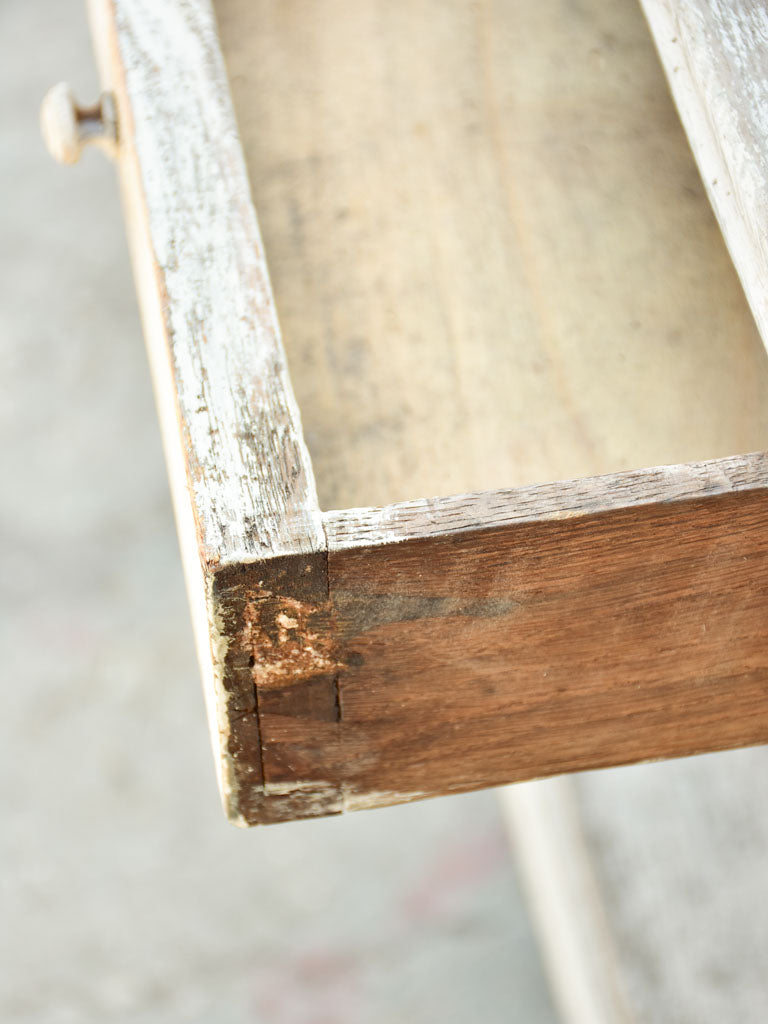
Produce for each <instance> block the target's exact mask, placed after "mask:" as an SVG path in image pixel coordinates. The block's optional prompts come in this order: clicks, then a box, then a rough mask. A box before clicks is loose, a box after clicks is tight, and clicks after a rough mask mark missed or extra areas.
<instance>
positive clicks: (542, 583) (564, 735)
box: [215, 456, 768, 823]
mask: <svg viewBox="0 0 768 1024" xmlns="http://www.w3.org/2000/svg"><path fill="white" fill-rule="evenodd" d="M766 461H767V460H766V458H765V456H750V457H745V458H740V459H732V460H721V461H717V462H713V463H706V464H700V465H698V466H689V467H679V468H676V469H666V470H649V471H647V472H645V473H633V474H620V475H617V476H615V477H606V478H600V479H598V480H592V481H576V482H573V483H564V484H559V485H546V486H543V487H541V488H526V489H523V490H521V491H518V492H514V491H512V492H506V494H504V495H502V494H501V493H499V494H497V495H494V496H492V495H485V496H468V497H466V498H464V499H460V498H456V499H440V500H439V501H438V502H433V503H432V504H433V506H434V508H433V512H432V514H431V516H426V517H425V516H424V514H423V510H421V511H417V510H416V509H415V506H416V505H417V504H418V503H412V504H411V506H409V508H408V510H406V509H403V508H401V509H400V510H399V511H400V513H401V516H403V517H405V518H406V519H407V525H404V523H405V520H402V521H401V522H400V523H399V526H398V525H392V524H397V523H398V516H397V513H398V508H397V507H393V508H390V509H389V510H372V511H371V512H367V511H366V510H362V511H357V512H355V513H346V514H344V516H346V518H347V519H354V518H356V519H357V520H358V521H360V522H359V525H360V526H361V530H362V520H366V519H367V520H368V521H369V524H370V522H373V521H378V523H379V525H378V529H379V532H380V533H381V522H380V520H381V517H382V515H384V514H385V513H386V514H387V515H388V517H389V521H390V536H389V537H388V538H385V537H384V536H383V535H382V536H380V537H379V539H378V541H373V542H370V543H367V544H364V543H360V542H359V541H358V542H357V543H355V544H347V543H345V541H344V539H343V538H344V536H345V528H346V526H345V524H344V523H343V522H342V521H341V520H342V518H343V517H342V514H341V513H334V514H333V515H332V516H328V517H327V529H328V533H329V553H328V556H327V557H328V563H327V568H326V565H325V563H324V561H323V556H320V555H316V556H313V557H312V558H309V559H308V558H306V557H305V558H298V557H297V558H283V559H276V560H274V561H273V562H272V563H260V564H259V565H258V566H254V565H251V566H242V567H239V568H231V569H225V570H222V571H221V572H220V573H218V574H217V576H216V584H215V593H216V599H217V602H218V606H219V608H220V609H221V615H222V618H223V625H224V629H225V631H226V632H227V633H228V634H229V635H230V637H232V641H231V643H230V646H229V649H228V654H227V661H226V665H227V672H226V674H225V677H226V678H227V679H228V683H227V689H228V693H229V694H230V698H229V699H230V718H231V720H232V722H233V729H232V739H231V744H232V746H231V747H230V754H231V757H232V759H233V762H234V763H235V765H236V766H237V776H238V786H239V797H238V801H237V805H238V811H239V814H240V815H241V816H242V817H243V819H244V820H245V821H247V822H249V823H255V822H260V821H279V820H286V819H287V818H292V817H306V816H313V815H316V814H329V813H330V814H333V813H338V812H340V811H342V810H347V809H354V808H359V807H367V806H376V805H380V804H386V803H394V802H398V801H402V800H410V799H416V798H419V797H423V796H431V795H438V794H441V793H449V792H457V791H461V790H468V789H474V788H479V787H483V786H492V785H500V784H502V783H507V782H513V781H519V780H523V779H531V778H536V777H541V776H547V775H553V774H558V773H561V772H569V771H576V770H580V769H587V768H596V767H601V766H606V765H615V764H625V763H630V762H635V761H642V760H648V759H653V758H662V757H679V756H684V755H687V754H693V753H697V752H701V751H705V750H719V749H725V748H728V747H736V746H745V745H749V744H754V743H761V742H766V741H768V487H766V483H765V481H766V479H767V477H766V472H765V471H766ZM663 479H666V486H663V485H662V483H661V481H662V480H663ZM654 489H655V490H654ZM555 494H559V505H557V504H553V503H552V497H553V495H555ZM480 498H483V499H484V500H485V501H486V503H487V502H488V501H494V502H495V503H496V504H497V506H498V507H499V508H501V505H502V503H503V502H506V507H507V512H506V516H505V517H503V516H501V513H499V514H498V520H499V521H498V525H496V526H493V527H486V528H483V527H482V525H475V526H474V527H473V526H472V522H471V519H472V517H471V513H470V509H471V506H472V504H473V503H477V501H478V500H479V499H480ZM451 503H453V505H454V506H456V507H455V508H454V509H453V510H452V509H451V507H450V506H451ZM462 504H463V507H464V512H463V513H462V514H459V513H458V511H457V509H458V506H460V505H462ZM502 520H504V521H502ZM476 522H477V521H476ZM438 524H440V526H441V528H439V527H438ZM346 525H349V524H346ZM398 530H399V531H400V533H401V535H402V536H404V537H406V538H407V539H404V540H398V538H397V533H398ZM371 531H373V527H372V526H371ZM419 531H420V532H421V534H422V535H421V536H417V535H416V534H417V533H418V532H419ZM359 534H360V531H358V536H359ZM371 535H373V534H371ZM259 737H260V743H261V746H260V749H259Z"/></svg>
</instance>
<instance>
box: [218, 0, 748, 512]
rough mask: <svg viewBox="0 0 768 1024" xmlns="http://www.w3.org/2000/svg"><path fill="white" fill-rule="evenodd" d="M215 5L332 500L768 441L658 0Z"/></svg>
mask: <svg viewBox="0 0 768 1024" xmlns="http://www.w3.org/2000/svg"><path fill="white" fill-rule="evenodd" d="M215 7H216V12H217V16H218V19H219V26H220V30H221V36H222V46H223V50H224V55H225V58H226V62H227V67H228V71H229V75H230V80H231V85H232V91H233V98H234V103H235V109H236V113H237V118H238V124H239V128H240V132H241V136H242V140H243V148H244V151H245V155H246V163H247V166H248V173H249V176H250V180H251V185H252V190H253V195H254V199H255V203H256V207H257V209H258V211H259V218H260V221H261V225H262V230H263V233H264V240H265V248H266V252H267V256H268V260H269V265H270V271H271V273H272V278H273V281H274V286H275V295H276V303H277V309H278V313H279V316H280V320H281V324H282V327H283V335H284V341H285V346H286V351H287V354H288V359H289V365H290V368H291V375H292V378H293V382H294V386H295V388H296V392H297V395H298V399H299V405H300V407H301V410H302V417H303V420H304V426H305V429H306V435H307V441H308V444H309V447H310V451H311V453H312V458H313V462H314V466H315V473H316V476H317V481H318V489H319V494H320V498H321V505H322V507H323V508H324V509H334V508H347V507H354V506H358V505H359V506H371V505H384V504H387V503H389V502H394V501H402V500H407V499H414V498H421V497H423V496H426V495H444V494H452V493H463V492H468V491H475V490H484V489H497V488H503V487H517V486H524V485H526V484H532V483H543V482H546V481H549V480H563V479H572V478H574V477H580V476H594V475H595V474H600V473H612V472H619V471H623V470H627V469H638V468H641V467H643V466H653V465H664V464H674V463H680V462H687V461H693V460H699V459H710V458H715V457H719V456H728V455H733V454H735V453H737V452H747V451H756V450H758V449H761V448H764V447H768V403H766V402H765V395H766V380H767V379H768V374H767V373H766V365H765V357H764V353H763V352H762V350H761V346H760V341H759V338H758V336H757V332H756V330H755V327H754V323H753V321H752V318H751V316H750V314H749V310H748V308H747V305H746V303H745V301H744V296H743V294H742V291H741V288H740V286H739V281H738V279H737V276H736V273H735V272H734V270H733V267H732V266H731V263H730V260H729V258H728V253H727V252H726V249H725V246H724V244H723V241H722V238H721V236H720V233H719V231H718V227H717V224H716V222H715V218H714V217H713V215H712V212H711V210H710V208H709V204H708V202H707V198H706V193H705V191H704V188H703V186H702V184H701V180H700V177H699V173H698V170H697V167H696V164H695V161H694V159H693V156H692V154H691V151H690V147H689V146H688V143H687V140H686V138H685V134H684V132H683V130H682V128H681V126H680V121H679V118H678V116H677V112H676V110H675V108H674V104H673V103H672V100H671V97H670V95H669V91H668V88H667V84H666V82H665V80H664V74H663V71H662V69H661V67H660V65H659V62H658V58H657V56H656V53H655V52H654V48H653V42H652V40H651V37H650V34H649V32H648V28H647V26H646V24H645V22H644V20H643V16H642V13H641V11H640V9H639V7H638V5H637V4H635V3H634V2H633V0H586V2H581V3H579V4H573V3H568V2H566V0H542V2H539V3H536V4H533V5H532V4H530V3H515V2H508V0H485V2H481V3H470V2H464V0H457V2H452V3H441V2H440V0H407V2H406V0H357V2H355V3H353V4H350V3H348V2H346V0H324V2H323V3H322V4H316V3H312V2H302V0H215ZM763 221H764V218H756V219H755V224H756V225H759V224H761V223H763Z"/></svg>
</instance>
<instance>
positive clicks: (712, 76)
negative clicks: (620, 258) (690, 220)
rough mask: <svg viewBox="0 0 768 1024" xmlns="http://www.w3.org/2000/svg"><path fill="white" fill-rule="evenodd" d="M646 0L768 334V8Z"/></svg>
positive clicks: (725, 1) (725, 0)
mask: <svg viewBox="0 0 768 1024" xmlns="http://www.w3.org/2000/svg"><path fill="white" fill-rule="evenodd" d="M641 2H642V6H643V8H644V10H645V14H646V17H647V19H648V23H649V25H650V28H651V32H652V34H653V36H654V39H655V41H656V46H657V48H658V51H659V55H660V57H661V61H662V63H663V65H664V69H665V71H666V73H667V78H668V79H669V84H670V87H671V89H672V94H673V96H674V99H675V102H676V104H677V107H678V110H679V111H680V116H681V118H682V122H683V125H684V126H685V129H686V131H687V133H688V138H689V140H690V143H691V148H692V149H693V152H694V156H695V157H696V161H697V163H698V165H699V169H700V171H701V176H702V178H703V180H704V184H705V185H706V188H707V192H708V193H709V198H710V200H711V202H712V206H713V207H714V210H715V213H716V214H717V218H718V221H719V222H720V227H721V229H722V232H723V235H724V237H725V240H726V243H727V244H728V248H729V250H730V252H731V257H732V259H733V262H734V264H735V266H736V269H737V271H738V272H739V275H740V277H741V280H742V283H743V285H744V290H745V292H746V296H747V299H748V300H749V303H750V306H751V307H752V313H753V315H754V317H755V320H756V321H757V325H758V328H759V330H760V333H761V334H762V337H763V341H764V342H768V283H767V282H768V240H767V239H766V224H768V7H766V5H765V4H764V3H760V2H757V0H641ZM681 244H682V245H684V244H685V239H681Z"/></svg>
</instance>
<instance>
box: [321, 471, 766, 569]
mask: <svg viewBox="0 0 768 1024" xmlns="http://www.w3.org/2000/svg"><path fill="white" fill-rule="evenodd" d="M766 480H768V454H766V453H762V452H757V453H755V454H751V455H738V456H734V457H733V458H729V459H711V460H708V461H706V462H689V463H685V464H683V465H681V466H655V467H653V468H651V469H642V470H637V471H635V472H631V473H612V474H607V475H605V476H594V477H585V478H583V479H581V480H567V481H560V482H557V483H551V484H539V485H537V486H533V487H519V488H512V489H505V490H498V491H483V492H480V493H476V494H457V495H451V496H448V497H441V498H421V499H419V500H418V501H403V502H399V503H396V504H392V505H386V506H384V507H383V508H357V509H343V510H339V511H333V512H326V513H324V515H323V522H324V524H325V529H326V533H327V536H328V546H329V549H330V550H331V551H333V550H341V549H344V548H354V547H365V546H369V545H380V544H396V543H400V542H401V541H406V540H417V539H424V538H427V537H436V536H440V535H444V534H446V533H451V534H452V533H457V534H458V533H464V532H467V531H472V530H478V529H483V528H492V527H503V526H509V525H511V524H513V523H524V522H530V521H533V520H537V521H541V520H542V519H548V518H551V519H553V520H560V519H569V518H575V517H577V516H585V515H591V514H595V513H597V512H600V513H604V512H610V511H612V510H616V509H620V508H632V507H633V506H637V505H646V504H651V503H653V502H657V501H660V500H663V501H665V502H675V501H679V502H684V501H691V500H695V499H696V498H704V497H710V496H712V495H716V494H725V493H727V492H729V491H738V490H752V489H754V488H764V487H765V486H766Z"/></svg>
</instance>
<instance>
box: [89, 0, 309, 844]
mask: <svg viewBox="0 0 768 1024" xmlns="http://www.w3.org/2000/svg"><path fill="white" fill-rule="evenodd" d="M89 14H90V20H91V30H92V35H93V39H94V45H95V50H96V54H97V59H98V63H99V67H100V73H101V79H102V83H103V85H104V88H105V89H108V90H109V91H110V92H111V93H112V95H113V96H114V98H115V102H116V107H117V117H118V125H119V149H118V168H119V175H120V183H121V192H122V198H123V206H124V211H125V219H126V226H127V233H128V239H129V247H130V251H131V259H132V265H133V271H134V276H135V280H136V286H137V291H138V295H139V305H140V310H141V315H142V323H143V328H144V334H145V339H146V344H147V351H148V356H149V362H150V366H151V371H152V379H153V385H154V390H155V396H156V404H157V409H158V416H159V420H160V425H161V433H162V437H163V446H164V451H165V457H166V463H167V467H168V475H169V480H170V487H171V493H172V498H173V507H174V514H175V518H176V524H177V530H178V535H179V544H180V548H181V555H182V563H183V567H184V575H185V581H186V587H187V593H188V597H189V603H190V610H191V617H192V623H193V629H194V635H195V644H196V649H197V655H198V661H199V664H200V669H201V674H202V679H203V691H204V696H205V702H206V709H207V717H208V723H209V731H210V737H211V744H212V747H213V752H214V760H215V764H216V772H217V781H218V785H219V790H220V793H221V797H222V802H223V805H224V809H225V812H226V814H227V816H228V817H229V818H230V820H231V821H233V822H234V823H235V824H238V825H245V824H246V821H245V818H244V816H243V814H242V813H241V810H240V806H241V803H242V791H243V778H242V774H243V773H242V769H241V766H240V765H239V764H238V763H237V761H236V759H235V758H233V756H232V753H231V747H232V742H233V726H234V724H235V723H234V722H233V718H232V715H231V714H230V709H229V706H228V701H229V699H230V698H229V694H228V686H229V680H228V678H227V673H226V663H227V651H228V645H229V639H228V637H227V636H226V633H225V631H224V630H222V628H221V609H220V608H218V607H217V604H216V601H215V599H214V592H215V574H216V571H217V570H218V569H221V568H225V567H226V566H229V565H233V564H234V565H238V564H241V563H243V562H249V563H257V562H258V561H259V560H263V561H267V562H268V561H269V559H270V557H273V556H275V557H280V556H285V555H287V554H290V553H292V552H310V553H311V552H316V551H320V552H323V551H324V549H325V537H324V533H323V530H322V525H321V523H320V517H319V507H318V504H317V497H316V492H315V484H314V478H313V475H312V467H311V463H310V459H309V455H308V452H307V449H306V445H305V443H304V440H303V436H302V434H301V425H300V418H299V413H298V408H297V406H296V402H295V399H294V397H293V393H292V390H291V386H290V381H289V379H288V375H287V370H286V365H285V357H284V354H283V352H282V346H281V342H280V337H279V330H278V328H277V321H276V317H275V312H274V306H273V303H272V297H271V291H270V286H269V280H268V276H267V272H266V265H265V263H264V257H263V253H262V250H261V242H260V238H259V233H258V226H257V224H256V218H255V213H254V211H253V207H252V204H251V200H250V191H249V186H248V181H247V176H246V172H245V168H244V165H243V161H242V155H241V153H240V150H239V141H238V137H237V132H236V129H235V125H234V116H233V113H232V109H231V103H230V100H229V93H228V86H227V82H226V76H225V74H224V71H223V62H222V58H221V55H220V52H219V50H218V42H217V37H216V32H215V25H214V22H213V15H212V11H211V8H210V5H209V4H208V3H207V2H206V0H195V2H194V3H192V4H184V5H182V4H179V3H177V2H174V3H168V4H165V5H160V6H159V7H157V6H156V7H149V6H148V5H147V4H146V3H145V2H144V0H89ZM174 26H176V27H179V28H180V29H181V30H182V31H180V32H174V31H173V28H174ZM185 35H186V37H187V40H186V41H187V43H189V44H190V45H189V46H188V47H187V48H185V46H184V45H183V44H184V36H185ZM143 38H146V39H148V40H150V39H151V42H152V44H153V45H156V46H158V47H160V48H163V59H162V60H158V63H159V64H160V65H161V66H162V68H163V80H162V88H163V95H162V100H163V102H166V103H171V106H172V107H173V105H174V103H175V105H176V106H177V107H179V109H177V110H172V111H171V112H170V113H169V111H168V109H161V107H158V109H157V110H148V109H147V106H146V104H147V103H150V104H151V101H152V90H151V88H149V87H148V84H147V81H146V76H147V75H150V76H151V75H152V74H153V73H154V72H155V71H156V70H157V68H156V67H155V68H153V66H152V62H151V61H142V60H137V58H136V55H135V53H133V54H132V53H131V47H132V46H138V45H139V44H140V42H141V39H143ZM126 50H128V51H129V52H128V53H127V54H126ZM201 51H202V55H201ZM156 56H157V54H156ZM171 69H174V71H173V72H171ZM169 72H171V73H169ZM174 74H175V75H176V78H177V79H178V77H179V76H180V77H181V78H182V79H184V81H185V82H187V84H188V85H190V88H192V86H194V89H196V90H197V92H198V93H199V95H200V96H201V97H203V99H201V104H203V105H204V102H205V96H206V95H207V96H210V97H213V102H214V103H215V104H216V105H217V116H218V121H217V123H216V125H215V128H216V132H215V134H214V137H213V138H211V137H210V136H209V135H208V134H206V131H205V125H204V124H203V123H201V122H200V121H199V120H196V119H195V109H194V105H192V108H191V110H190V112H187V113H185V110H184V109H181V108H182V107H186V105H187V103H188V99H189V89H187V90H181V91H180V95H178V96H176V97H175V98H174V96H173V95H172V93H173V79H174ZM137 75H138V80H134V79H136V76H137ZM142 104H144V105H142ZM137 108H138V111H137ZM153 150H157V151H159V152H160V153H161V154H162V153H163V152H166V153H174V152H176V151H182V150H183V151H184V152H185V153H186V156H187V158H188V164H187V170H189V169H190V168H192V170H193V171H194V170H195V161H196V160H199V161H201V162H202V164H203V165H204V164H205V157H206V153H208V154H210V153H211V152H214V153H215V154H216V157H217V159H218V161H219V165H220V166H219V168H218V175H217V176H216V178H217V180H214V176H213V172H210V174H209V177H207V178H206V177H205V176H203V177H201V178H200V180H199V181H194V180H193V181H191V182H190V180H189V175H187V176H186V177H185V176H184V175H180V176H176V177H174V167H173V166H171V167H167V166H164V165H161V166H159V165H158V164H157V163H156V162H153V159H152V158H156V157H157V153H156V152H154V153H153ZM209 170H210V169H209ZM195 188H197V189H198V191H200V192H202V193H203V194H201V195H197V196H196V195H195ZM206 189H208V190H209V191H210V192H211V193H212V194H213V195H214V199H213V202H214V203H216V204H218V206H220V207H221V208H222V209H223V210H224V211H225V219H224V224H223V225H222V224H220V223H216V222H215V218H214V221H213V222H212V223H210V224H209V223H207V221H206V214H210V212H211V210H210V203H206V199H207V196H206V195H205V194H204V193H205V191H206ZM179 195H181V196H183V197H184V201H185V202H186V204H187V206H188V209H187V210H186V211H183V210H182V209H181V208H180V206H179V205H178V204H176V205H174V202H173V200H174V199H175V198H176V197H178V196H179ZM169 197H170V208H169V209H163V205H164V203H166V202H167V201H168V200H169ZM198 207H199V210H200V220H199V224H198V228H199V230H198V232H197V234H196V235H193V236H192V237H191V238H190V237H187V238H185V237H184V223H185V222H187V221H188V220H189V218H194V216H195V215H196V214H197V212H198ZM234 220H236V221H237V225H236V228H233V221H234ZM230 228H232V230H231V231H230ZM175 249H178V250H179V252H183V258H181V259H179V260H178V262H177V265H176V266H175V267H174V266H170V267H169V265H168V261H169V260H171V261H172V262H173V261H174V259H175V258H176V257H175ZM217 261H222V262H223V264H224V267H225V271H224V272H223V278H224V279H225V280H220V279H218V278H217V276H216V275H215V274H214V273H213V272H212V268H213V267H214V265H215V264H216V262H217ZM186 266H191V267H192V268H195V267H196V268H198V269H197V275H194V274H193V275H191V276H190V280H185V267H186ZM209 274H210V277H211V278H212V282H211V284H210V286H207V285H206V281H207V279H208V276H209ZM169 278H170V279H169ZM205 287H208V292H209V294H208V299H209V300H210V305H209V307H208V308H207V309H205V310H203V309H202V304H203V298H201V295H200V290H201V288H203V289H204V288H205ZM187 317H189V318H190V321H189V323H188V324H187V327H188V328H189V329H188V330H186V331H185V326H184V324H185V318H187ZM190 324H191V327H190ZM194 331H200V332H202V341H201V343H200V344H198V346H197V350H196V351H195V352H193V351H192V350H193V348H194V345H192V344H191V342H190V332H192V333H194ZM213 335H216V337H215V338H214V337H213ZM238 339H239V345H238ZM198 340H199V339H198ZM217 340H218V347H219V352H218V353H213V355H212V350H213V349H214V348H215V345H214V342H215V341H217ZM196 359H197V361H196ZM196 382H197V383H196ZM198 385H199V387H200V388H202V389H203V391H204V390H205V388H206V386H207V387H208V389H209V390H208V396H207V397H208V398H209V401H208V403H207V404H206V402H205V401H203V396H197V395H196V390H197V388H198ZM214 385H216V386H214ZM249 389H250V394H249ZM265 389H266V390H267V391H268V392H269V393H268V394H267V395H266V397H265V395H264V390H265ZM195 399H197V400H195ZM192 406H194V408H192ZM254 424H255V426H254ZM206 432H207V434H208V442H204V441H201V437H202V436H203V435H205V434H206ZM214 459H215V460H217V461H218V460H219V459H223V460H224V461H225V462H227V465H228V469H227V470H226V471H225V472H224V473H222V474H219V475H217V474H216V473H214V474H211V472H210V470H211V468H212V465H213V463H212V460H214ZM206 460H207V463H208V465H207V470H208V472H206V471H205V470H206V466H205V463H206ZM255 465H256V466H257V470H256V471H255V470H254V466H255ZM266 492H270V493H266ZM323 557H324V556H323ZM278 802H279V801H278ZM283 803H285V801H283ZM294 803H295V801H294ZM293 811H295V812H296V813H293V812H292V813H291V816H292V817H293V816H297V814H300V811H301V808H300V807H294V808H293ZM272 816H273V817H274V812H273V814H272Z"/></svg>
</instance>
